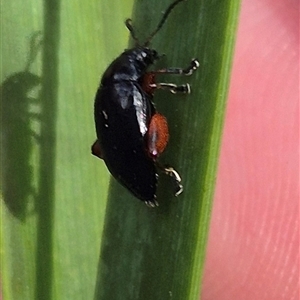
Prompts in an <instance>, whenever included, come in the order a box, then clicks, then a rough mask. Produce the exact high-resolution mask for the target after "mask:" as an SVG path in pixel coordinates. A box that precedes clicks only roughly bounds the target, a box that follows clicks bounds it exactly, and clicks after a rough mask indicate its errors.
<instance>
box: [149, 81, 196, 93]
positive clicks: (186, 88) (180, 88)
mask: <svg viewBox="0 0 300 300" xmlns="http://www.w3.org/2000/svg"><path fill="white" fill-rule="evenodd" d="M149 86H150V88H152V89H163V90H169V91H170V92H171V93H173V94H177V93H184V94H190V92H191V86H190V85H189V84H188V83H186V84H182V85H176V84H174V83H164V82H160V83H153V84H150V85H149Z"/></svg>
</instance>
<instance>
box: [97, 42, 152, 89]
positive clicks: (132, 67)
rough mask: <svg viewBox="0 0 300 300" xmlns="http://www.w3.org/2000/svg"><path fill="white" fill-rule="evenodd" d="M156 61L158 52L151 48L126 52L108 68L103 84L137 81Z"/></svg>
mask: <svg viewBox="0 0 300 300" xmlns="http://www.w3.org/2000/svg"><path fill="white" fill-rule="evenodd" d="M156 59H158V54H157V52H156V51H155V50H153V49H150V48H145V47H136V48H132V49H129V50H126V51H124V52H123V53H122V54H121V55H120V56H119V57H117V58H116V59H115V60H114V61H113V62H112V63H111V64H110V66H109V67H108V68H107V70H106V71H105V73H104V75H103V77H102V84H104V85H105V84H108V83H110V82H118V81H124V80H126V81H137V80H139V78H140V77H141V76H142V75H143V74H144V73H145V72H146V70H147V68H148V67H149V66H150V65H151V64H153V63H154V61H155V60H156Z"/></svg>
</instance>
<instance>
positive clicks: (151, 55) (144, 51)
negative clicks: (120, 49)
mask: <svg viewBox="0 0 300 300" xmlns="http://www.w3.org/2000/svg"><path fill="white" fill-rule="evenodd" d="M158 58H159V56H158V53H157V52H156V51H155V50H153V49H150V48H146V47H138V48H136V60H137V61H139V62H141V63H142V64H144V65H145V67H148V66H149V65H152V64H153V63H154V62H155V61H156V60H157V59H158Z"/></svg>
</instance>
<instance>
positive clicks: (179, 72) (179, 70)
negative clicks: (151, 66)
mask: <svg viewBox="0 0 300 300" xmlns="http://www.w3.org/2000/svg"><path fill="white" fill-rule="evenodd" d="M199 66H200V64H199V61H198V60H197V59H196V58H193V59H192V61H191V63H190V65H189V66H188V67H187V68H185V69H183V68H167V69H160V70H157V71H154V72H153V73H155V74H175V75H192V74H193V72H194V71H196V70H197V69H198V68H199Z"/></svg>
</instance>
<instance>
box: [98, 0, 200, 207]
mask: <svg viewBox="0 0 300 300" xmlns="http://www.w3.org/2000/svg"><path fill="white" fill-rule="evenodd" d="M182 1H184V0H177V1H175V2H173V3H172V4H171V5H170V6H169V7H168V8H167V10H166V12H165V13H164V15H163V17H162V19H161V21H160V23H159V24H158V26H157V28H156V29H155V31H154V32H153V33H152V34H151V35H150V36H149V38H148V39H147V40H146V42H145V43H144V44H143V45H142V46H141V45H140V44H139V42H138V39H137V38H136V35H135V31H134V29H133V27H132V25H131V20H130V19H127V20H126V22H125V24H126V27H127V28H128V30H129V31H130V33H131V36H132V38H133V39H134V40H135V41H136V43H137V46H136V47H134V48H132V49H129V50H125V51H124V52H123V53H122V54H121V55H120V56H119V57H117V58H116V59H115V60H114V61H113V62H112V63H111V64H110V65H109V67H108V68H107V69H106V71H105V72H104V74H103V76H102V79H101V83H100V87H99V88H98V91H97V94H96V97H95V111H94V114H95V126H96V133H97V140H96V141H95V143H94V144H93V145H92V154H94V155H96V156H98V157H99V158H101V159H103V160H104V161H105V164H106V166H107V168H108V169H109V171H110V173H111V174H112V175H113V176H114V177H115V178H116V179H117V180H118V181H119V182H120V183H121V184H122V185H124V186H125V187H126V188H127V189H129V190H130V191H131V192H132V193H133V194H134V195H135V196H136V197H137V198H139V199H140V200H142V201H144V202H145V203H146V204H147V205H148V206H150V207H154V206H157V205H158V203H157V201H156V186H157V179H158V172H157V168H159V169H161V170H162V171H163V173H165V174H167V175H169V176H171V178H173V179H174V182H175V183H176V193H175V195H176V196H177V195H179V194H180V193H181V192H182V190H183V188H182V185H181V183H180V182H181V178H180V176H179V174H178V173H177V172H176V171H175V170H174V169H173V168H172V167H164V166H161V165H160V164H159V163H158V161H157V157H158V156H159V154H160V153H162V152H163V151H164V149H165V147H166V145H167V143H168V138H169V133H168V125H167V121H166V118H165V117H164V116H163V115H161V114H159V113H157V111H156V109H155V107H154V104H153V102H152V99H153V93H154V91H155V90H156V89H168V90H169V91H171V92H172V93H177V92H181V93H189V92H190V86H189V84H184V85H180V86H177V85H175V84H171V83H156V82H155V76H156V74H184V75H191V74H192V73H193V71H194V70H196V69H197V68H198V67H199V63H198V61H197V60H196V59H193V60H192V62H191V64H190V66H189V67H188V68H186V69H182V68H167V69H162V70H157V71H151V72H147V69H148V67H149V66H150V65H152V64H153V63H154V62H155V61H156V60H157V59H159V55H158V53H157V52H156V51H155V50H153V49H151V48H149V47H148V45H149V43H150V41H151V39H152V38H153V37H154V36H155V34H156V33H157V32H158V31H159V30H160V28H161V27H162V26H163V24H164V23H165V21H166V19H167V17H168V15H169V14H170V12H171V11H172V9H173V8H174V7H175V6H176V5H177V4H178V3H180V2H182Z"/></svg>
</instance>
